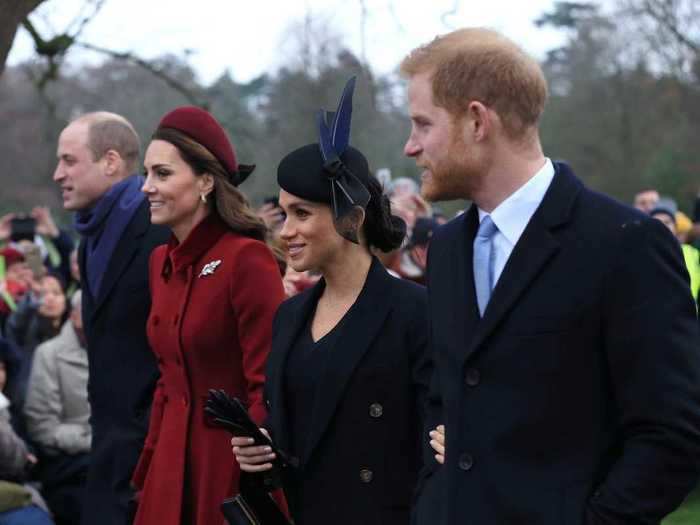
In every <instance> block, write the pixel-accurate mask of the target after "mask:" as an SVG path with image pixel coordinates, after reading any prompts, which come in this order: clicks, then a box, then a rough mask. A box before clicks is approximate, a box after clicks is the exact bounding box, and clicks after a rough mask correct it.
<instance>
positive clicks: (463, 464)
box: [459, 453, 474, 471]
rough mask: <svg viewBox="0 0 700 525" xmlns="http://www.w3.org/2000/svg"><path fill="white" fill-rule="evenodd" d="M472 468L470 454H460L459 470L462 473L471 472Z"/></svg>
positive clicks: (472, 461)
mask: <svg viewBox="0 0 700 525" xmlns="http://www.w3.org/2000/svg"><path fill="white" fill-rule="evenodd" d="M473 466H474V458H473V457H472V456H471V455H470V454H466V453H465V454H462V455H461V456H459V468H461V469H462V470H464V471H467V470H471V469H472V467H473Z"/></svg>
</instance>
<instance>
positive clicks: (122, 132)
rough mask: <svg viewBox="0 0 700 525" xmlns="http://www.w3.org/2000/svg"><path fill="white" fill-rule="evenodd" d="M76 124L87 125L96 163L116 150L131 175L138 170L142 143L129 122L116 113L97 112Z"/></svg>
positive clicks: (88, 114)
mask: <svg viewBox="0 0 700 525" xmlns="http://www.w3.org/2000/svg"><path fill="white" fill-rule="evenodd" d="M76 122H84V123H86V124H87V147H88V149H89V150H90V152H91V153H92V159H93V160H94V161H95V162H97V161H98V160H100V159H101V158H102V157H104V156H105V154H106V153H107V152H108V151H109V150H114V151H116V152H117V153H119V155H120V156H121V157H122V159H124V167H125V168H126V170H127V171H128V173H129V174H131V173H134V172H135V171H136V170H137V169H138V165H139V156H140V152H141V141H140V140H139V136H138V134H137V133H136V130H135V129H134V127H133V126H132V125H131V123H130V122H129V121H128V120H126V119H125V118H124V117H122V116H121V115H117V114H116V113H109V112H107V111H96V112H94V113H87V114H85V115H83V116H82V117H80V118H78V119H77V120H76Z"/></svg>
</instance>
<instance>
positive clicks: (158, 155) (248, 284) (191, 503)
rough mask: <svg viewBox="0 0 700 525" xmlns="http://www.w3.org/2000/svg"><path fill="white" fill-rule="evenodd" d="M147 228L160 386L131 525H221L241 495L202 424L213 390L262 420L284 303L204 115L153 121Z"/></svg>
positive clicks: (224, 141)
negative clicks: (153, 238) (277, 317)
mask: <svg viewBox="0 0 700 525" xmlns="http://www.w3.org/2000/svg"><path fill="white" fill-rule="evenodd" d="M144 164H145V168H146V182H145V183H144V185H143V192H144V193H146V195H147V196H148V199H149V201H150V206H151V220H152V221H153V222H154V223H158V224H165V225H167V226H169V227H170V228H171V230H172V233H173V235H172V238H171V240H170V242H169V243H168V244H167V245H165V246H160V247H159V248H157V249H156V250H154V252H153V254H152V255H151V261H150V287H151V295H152V297H153V306H152V308H151V314H150V317H149V319H148V338H149V341H150V344H151V347H152V348H153V351H154V352H155V354H156V356H157V357H158V364H159V367H160V372H161V379H160V381H159V382H158V386H157V389H156V392H155V395H154V400H153V405H152V412H151V420H150V427H149V432H148V436H147V438H146V443H145V445H144V450H143V452H142V454H141V458H140V460H139V464H138V466H137V467H136V471H135V473H134V479H133V481H134V485H135V486H136V488H137V490H140V491H141V494H140V498H139V506H138V509H137V514H136V519H135V522H134V523H135V525H156V524H157V525H180V524H188V525H189V524H193V525H221V524H223V523H224V518H223V516H222V514H221V512H220V510H219V506H220V504H221V502H222V501H223V500H224V499H225V498H226V497H228V496H230V495H232V494H235V493H237V492H238V478H239V471H238V465H237V464H236V462H235V461H234V460H233V458H232V457H231V454H230V450H229V448H228V437H227V434H226V432H225V431H223V430H221V429H219V428H216V427H214V426H212V425H210V424H209V422H208V421H207V419H206V417H205V414H204V410H203V409H204V401H205V399H206V396H207V392H208V390H209V389H210V388H214V389H220V388H221V389H224V390H226V392H228V393H229V394H231V395H233V396H237V397H239V398H241V399H242V400H245V401H246V402H247V403H248V406H249V413H250V415H251V417H252V418H253V419H254V420H255V421H257V422H262V420H263V418H264V417H265V409H264V406H263V401H262V388H263V382H264V380H265V377H264V367H265V362H266V360H267V355H268V352H269V349H270V338H271V326H272V319H273V316H274V313H275V310H276V309H277V307H278V305H279V304H280V302H281V301H282V300H283V298H284V291H283V286H282V281H281V278H280V273H279V269H278V267H277V264H276V262H275V260H274V258H273V256H272V254H271V252H270V250H269V249H268V248H267V246H266V245H265V243H264V242H263V238H264V234H265V228H264V225H263V224H262V223H261V222H260V221H259V220H258V219H257V217H256V216H255V214H254V213H253V212H252V211H251V209H250V208H249V207H248V204H247V202H246V200H245V198H244V197H243V195H242V194H241V193H240V192H239V191H238V189H237V188H236V186H237V185H238V184H239V183H240V182H242V181H243V179H244V178H245V177H246V176H247V175H248V174H249V173H250V171H252V168H251V167H248V166H243V165H239V164H237V162H236V157H235V153H234V151H233V148H232V146H231V144H230V142H229V140H228V138H227V136H226V134H225V132H224V130H223V129H222V128H221V126H220V125H219V124H218V122H217V121H216V120H215V119H214V118H213V117H212V116H211V115H210V114H209V113H207V112H206V111H203V110H201V109H199V108H194V107H184V108H178V109H176V110H174V111H172V112H170V113H168V114H167V115H166V116H165V117H164V118H163V119H162V120H161V122H160V124H159V127H158V129H157V130H156V132H155V134H154V135H153V138H152V141H151V143H150V145H149V147H148V150H147V151H146V158H145V161H144Z"/></svg>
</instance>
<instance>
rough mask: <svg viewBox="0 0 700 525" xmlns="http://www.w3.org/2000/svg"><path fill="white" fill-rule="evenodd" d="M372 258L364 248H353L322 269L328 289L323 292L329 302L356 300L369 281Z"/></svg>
mask: <svg viewBox="0 0 700 525" xmlns="http://www.w3.org/2000/svg"><path fill="white" fill-rule="evenodd" d="M371 265H372V256H371V255H370V254H369V252H367V250H366V249H365V248H364V247H362V246H352V247H351V249H350V250H348V251H347V252H346V253H343V254H342V255H340V256H338V257H336V258H335V259H334V260H333V261H330V262H329V264H328V265H327V266H325V267H324V268H322V273H323V278H324V280H325V281H326V288H325V290H324V292H323V295H324V296H325V299H327V300H329V301H333V302H335V301H344V300H347V299H348V298H351V299H353V300H354V299H355V298H356V297H357V296H358V295H360V292H361V291H362V287H363V286H364V285H365V281H366V280H367V274H368V273H369V268H370V266H371Z"/></svg>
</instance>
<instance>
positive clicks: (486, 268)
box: [474, 215, 498, 317]
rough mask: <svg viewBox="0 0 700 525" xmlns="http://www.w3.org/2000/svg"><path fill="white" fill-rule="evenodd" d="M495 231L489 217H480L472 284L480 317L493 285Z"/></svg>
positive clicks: (482, 314) (475, 244) (475, 240)
mask: <svg viewBox="0 0 700 525" xmlns="http://www.w3.org/2000/svg"><path fill="white" fill-rule="evenodd" d="M496 232H498V227H497V226H496V225H495V224H494V223H493V221H492V220H491V217H489V216H488V215H486V216H485V217H484V218H483V219H482V221H481V224H480V225H479V231H478V232H476V238H475V239H474V286H475V287H476V302H477V304H478V305H479V313H480V314H481V316H482V317H483V316H484V311H485V310H486V305H488V304H489V299H490V298H491V290H493V285H494V271H495V268H494V267H495V266H496V264H495V263H496V250H495V249H494V246H493V237H494V235H496Z"/></svg>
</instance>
